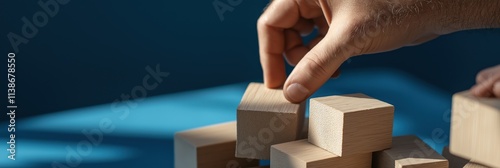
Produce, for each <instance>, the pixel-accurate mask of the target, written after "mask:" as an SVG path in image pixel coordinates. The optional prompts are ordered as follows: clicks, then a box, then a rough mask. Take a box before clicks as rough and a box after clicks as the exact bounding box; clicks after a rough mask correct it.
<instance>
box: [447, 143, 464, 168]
mask: <svg viewBox="0 0 500 168" xmlns="http://www.w3.org/2000/svg"><path fill="white" fill-rule="evenodd" d="M443 157H444V158H446V159H447V160H448V164H449V167H450V168H463V167H464V166H465V165H466V164H467V163H469V160H468V159H464V158H461V157H458V156H456V155H453V154H451V153H450V147H449V146H446V147H444V148H443Z"/></svg>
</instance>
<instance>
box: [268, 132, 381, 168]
mask: <svg viewBox="0 0 500 168" xmlns="http://www.w3.org/2000/svg"><path fill="white" fill-rule="evenodd" d="M371 161H372V153H361V154H353V155H349V156H343V157H340V156H337V155H335V154H333V153H330V152H328V151H326V150H324V149H322V148H320V147H317V146H315V145H313V144H311V143H309V142H308V141H307V140H306V139H303V140H298V141H292V142H287V143H282V144H277V145H273V146H272V148H271V167H272V168H323V167H324V168H332V167H333V168H335V167H339V168H370V167H371V164H372V163H371Z"/></svg>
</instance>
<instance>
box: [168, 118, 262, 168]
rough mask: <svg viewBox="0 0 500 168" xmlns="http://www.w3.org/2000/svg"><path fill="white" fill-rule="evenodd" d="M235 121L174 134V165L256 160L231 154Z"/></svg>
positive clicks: (207, 166)
mask: <svg viewBox="0 0 500 168" xmlns="http://www.w3.org/2000/svg"><path fill="white" fill-rule="evenodd" d="M235 147H236V122H229V123H223V124H217V125H212V126H207V127H202V128H197V129H193V130H188V131H184V132H179V133H176V134H175V137H174V152H175V167H176V168H213V167H239V166H242V167H246V166H257V165H259V162H258V160H253V159H241V158H236V157H235V156H234V150H235Z"/></svg>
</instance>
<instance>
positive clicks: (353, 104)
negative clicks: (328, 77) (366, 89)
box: [308, 94, 394, 156]
mask: <svg viewBox="0 0 500 168" xmlns="http://www.w3.org/2000/svg"><path fill="white" fill-rule="evenodd" d="M393 119H394V106H392V105H390V104H388V103H385V102H382V101H380V100H377V99H374V98H371V97H369V96H366V95H364V94H349V95H340V96H327V97H320V98H313V99H311V101H310V108H309V137H308V139H309V142H311V143H312V144H314V145H317V146H319V147H321V148H323V149H326V150H327V151H330V152H332V153H334V154H336V155H339V156H344V155H352V154H356V153H370V152H374V151H380V150H383V149H387V148H389V147H391V141H392V125H393Z"/></svg>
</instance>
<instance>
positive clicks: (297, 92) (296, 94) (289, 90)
mask: <svg viewBox="0 0 500 168" xmlns="http://www.w3.org/2000/svg"><path fill="white" fill-rule="evenodd" d="M283 94H284V95H285V98H286V99H287V100H288V101H290V102H292V103H300V102H303V101H305V100H306V99H307V97H309V95H310V91H309V89H307V88H306V87H304V86H303V85H302V84H299V83H292V84H290V85H288V87H286V88H284V92H283Z"/></svg>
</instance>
